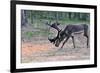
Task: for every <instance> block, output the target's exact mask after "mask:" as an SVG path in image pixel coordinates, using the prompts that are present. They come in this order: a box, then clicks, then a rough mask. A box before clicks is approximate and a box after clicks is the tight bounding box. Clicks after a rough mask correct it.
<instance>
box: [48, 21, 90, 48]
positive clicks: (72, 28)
mask: <svg viewBox="0 0 100 73" xmlns="http://www.w3.org/2000/svg"><path fill="white" fill-rule="evenodd" d="M47 25H49V26H50V27H52V28H54V29H56V30H57V31H58V33H57V36H56V37H54V38H53V39H50V38H48V40H49V41H50V42H51V43H53V44H55V46H56V47H59V45H60V43H61V42H62V41H63V40H64V39H65V40H64V42H63V44H62V46H61V48H63V46H64V44H65V43H66V42H67V41H68V39H69V38H70V37H71V38H72V41H73V46H74V48H75V47H76V46H75V42H74V35H73V34H75V33H79V34H80V33H82V32H83V33H84V36H85V37H86V38H87V48H88V42H89V36H88V25H87V24H80V25H73V24H69V25H66V27H65V28H64V29H63V30H62V29H60V28H58V25H60V24H59V23H53V24H52V25H50V24H47Z"/></svg>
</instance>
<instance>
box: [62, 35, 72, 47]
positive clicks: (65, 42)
mask: <svg viewBox="0 0 100 73" xmlns="http://www.w3.org/2000/svg"><path fill="white" fill-rule="evenodd" d="M69 37H70V36H68V37H67V38H66V40H65V41H64V42H63V44H62V46H61V48H63V46H64V44H65V43H66V42H67V41H68V39H69Z"/></svg>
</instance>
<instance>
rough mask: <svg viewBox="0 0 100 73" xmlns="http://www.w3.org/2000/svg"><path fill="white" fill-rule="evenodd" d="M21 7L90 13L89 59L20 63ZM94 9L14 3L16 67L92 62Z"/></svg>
mask: <svg viewBox="0 0 100 73" xmlns="http://www.w3.org/2000/svg"><path fill="white" fill-rule="evenodd" d="M21 9H25V10H43V11H62V12H63V11H64V12H65V11H66V12H68V11H70V12H87V13H90V31H91V32H90V42H91V43H90V48H91V50H90V60H79V61H78V60H77V61H57V62H42V63H21V50H20V47H21V41H20V40H21ZM93 29H94V10H93V9H84V8H69V7H66V8H65V7H51V6H35V5H16V68H17V69H21V68H38V67H53V66H71V65H86V64H94V30H93Z"/></svg>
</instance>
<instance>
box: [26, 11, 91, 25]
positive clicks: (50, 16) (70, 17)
mask: <svg viewBox="0 0 100 73" xmlns="http://www.w3.org/2000/svg"><path fill="white" fill-rule="evenodd" d="M24 12H25V16H26V18H27V19H28V20H30V21H29V22H30V23H31V24H34V23H35V22H36V20H40V19H44V20H49V21H61V22H63V21H67V22H69V21H71V22H74V21H75V22H78V21H81V22H83V21H85V22H89V21H90V14H89V13H80V12H57V11H38V10H24ZM37 22H38V21H37Z"/></svg>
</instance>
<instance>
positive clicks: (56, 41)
mask: <svg viewBox="0 0 100 73" xmlns="http://www.w3.org/2000/svg"><path fill="white" fill-rule="evenodd" d="M48 25H49V26H50V27H51V28H54V29H56V30H57V32H58V33H57V36H56V37H54V38H53V39H50V38H48V40H49V41H50V42H51V43H53V44H55V46H56V47H58V46H59V44H60V43H61V41H62V40H63V39H64V37H65V36H64V33H63V31H62V30H61V29H60V28H59V27H58V25H60V24H59V23H57V22H56V23H53V24H51V25H50V24H48Z"/></svg>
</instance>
